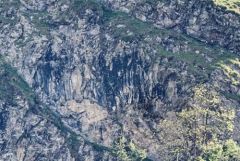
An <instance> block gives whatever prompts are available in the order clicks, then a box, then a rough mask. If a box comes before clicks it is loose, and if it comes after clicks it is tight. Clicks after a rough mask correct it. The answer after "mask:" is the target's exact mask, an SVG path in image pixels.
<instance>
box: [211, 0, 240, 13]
mask: <svg viewBox="0 0 240 161" xmlns="http://www.w3.org/2000/svg"><path fill="white" fill-rule="evenodd" d="M213 2H214V3H215V4H216V5H219V6H223V7H226V9H227V10H229V11H233V12H235V13H238V14H240V0H213Z"/></svg>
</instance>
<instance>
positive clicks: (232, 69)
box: [0, 0, 240, 161]
mask: <svg viewBox="0 0 240 161" xmlns="http://www.w3.org/2000/svg"><path fill="white" fill-rule="evenodd" d="M0 13H1V15H0V44H1V48H0V53H1V56H2V58H1V73H0V74H1V78H0V81H1V82H0V83H1V84H0V89H1V93H0V134H1V136H2V137H1V142H0V149H1V151H0V158H1V159H2V160H69V161H70V160H113V159H116V158H115V155H114V154H113V153H114V152H113V151H114V150H113V149H112V146H113V143H114V141H115V140H116V139H117V138H119V137H121V136H126V137H127V138H130V139H132V140H133V141H134V143H136V145H138V146H139V147H141V148H144V149H146V150H147V155H148V158H149V159H152V160H164V159H162V158H163V156H164V155H163V154H162V153H163V149H162V147H161V144H162V142H163V140H162V138H161V136H162V133H161V131H160V132H159V131H158V128H159V127H158V125H159V122H161V120H162V119H164V118H171V119H173V120H174V117H175V116H172V115H171V113H173V112H179V111H181V110H182V109H183V108H185V106H186V105H188V104H190V103H191V102H192V93H193V92H192V89H193V87H195V86H197V85H199V84H204V85H206V86H208V87H211V88H212V89H213V90H216V91H218V92H219V93H220V94H221V100H222V104H224V105H226V106H231V107H232V108H236V109H237V107H239V103H240V88H239V86H240V74H239V73H240V66H239V64H238V63H239V59H238V58H239V52H240V16H239V15H238V14H237V13H235V12H232V11H227V10H226V9H224V8H222V7H219V6H216V5H215V4H214V3H213V2H212V1H209V0H201V1H199V0H191V1H189V0H185V1H179V0H172V1H165V0H162V1H157V0H153V1H145V0H132V1H123V0H122V1H119V0H117V1H114V0H113V1H108V0H99V1H94V0H68V1H66V0H38V1H37V0H30V1H29V0H3V1H1V2H0ZM230 60H231V61H230ZM234 62H235V63H234ZM11 66H12V67H11ZM15 69H16V70H15ZM232 75H234V78H230V77H229V76H232ZM239 119H240V118H239V117H237V118H236V121H235V124H236V126H235V131H234V132H235V135H234V138H235V139H236V140H238V141H240V140H239V139H240V138H239V136H238V135H237V134H238V133H239V131H238V129H239V127H238V126H239V124H238V121H239Z"/></svg>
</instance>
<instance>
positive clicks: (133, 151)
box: [114, 137, 147, 161]
mask: <svg viewBox="0 0 240 161" xmlns="http://www.w3.org/2000/svg"><path fill="white" fill-rule="evenodd" d="M114 151H115V154H116V156H117V158H119V159H120V160H122V161H142V160H144V159H145V158H146V157H147V154H146V151H145V150H142V149H140V148H138V147H137V146H136V145H135V144H134V143H133V141H130V142H128V141H127V139H126V138H125V137H120V138H119V139H118V141H116V142H115V144H114Z"/></svg>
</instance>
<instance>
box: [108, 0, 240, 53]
mask: <svg viewBox="0 0 240 161" xmlns="http://www.w3.org/2000/svg"><path fill="white" fill-rule="evenodd" d="M104 2H105V3H107V4H108V6H109V7H111V8H114V9H117V10H121V11H123V12H127V13H130V14H132V15H134V16H135V17H136V18H138V19H140V20H142V21H147V22H152V23H153V24H154V25H155V26H157V27H159V28H170V29H174V30H175V31H178V32H182V33H186V34H188V35H190V36H192V37H194V38H196V39H198V40H200V41H202V42H206V43H209V44H212V45H219V46H222V47H224V48H227V49H229V50H231V51H233V52H235V53H239V51H240V46H239V44H240V39H239V34H240V28H239V26H240V18H239V15H237V13H234V12H230V11H229V12H226V10H225V9H224V8H222V7H218V6H215V5H214V3H213V1H209V0H200V1H199V0H191V1H179V0H173V1H165V0H163V1H157V0H154V1H140V0H139V1H125V0H122V1H117V0H116V1H108V0H105V1H104Z"/></svg>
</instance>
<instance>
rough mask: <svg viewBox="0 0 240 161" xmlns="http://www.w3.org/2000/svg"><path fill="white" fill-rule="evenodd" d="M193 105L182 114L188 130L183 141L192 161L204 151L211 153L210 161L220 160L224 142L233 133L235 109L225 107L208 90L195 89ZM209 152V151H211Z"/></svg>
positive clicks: (180, 116)
mask: <svg viewBox="0 0 240 161" xmlns="http://www.w3.org/2000/svg"><path fill="white" fill-rule="evenodd" d="M192 102H193V103H192V104H191V105H189V107H188V108H186V109H184V110H183V111H182V112H180V113H179V115H178V116H179V119H181V120H182V122H183V126H184V127H185V129H186V130H185V133H184V134H183V135H184V138H185V140H186V141H187V145H188V147H187V148H188V149H189V151H190V155H189V157H190V158H191V159H193V160H195V159H196V158H198V156H201V155H202V153H203V152H204V151H205V152H206V154H205V155H207V154H208V151H211V157H210V156H209V157H208V158H210V160H212V161H213V160H214V159H218V157H219V153H220V152H219V149H222V148H221V144H222V142H224V141H225V140H226V139H228V138H230V136H231V135H232V131H233V127H234V126H233V119H234V117H235V112H234V110H233V109H231V108H228V107H223V106H222V103H221V99H220V96H219V95H218V93H217V92H215V91H210V90H208V89H207V87H206V86H199V87H197V88H195V89H194V96H193V100H192ZM208 148H210V149H208Z"/></svg>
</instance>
